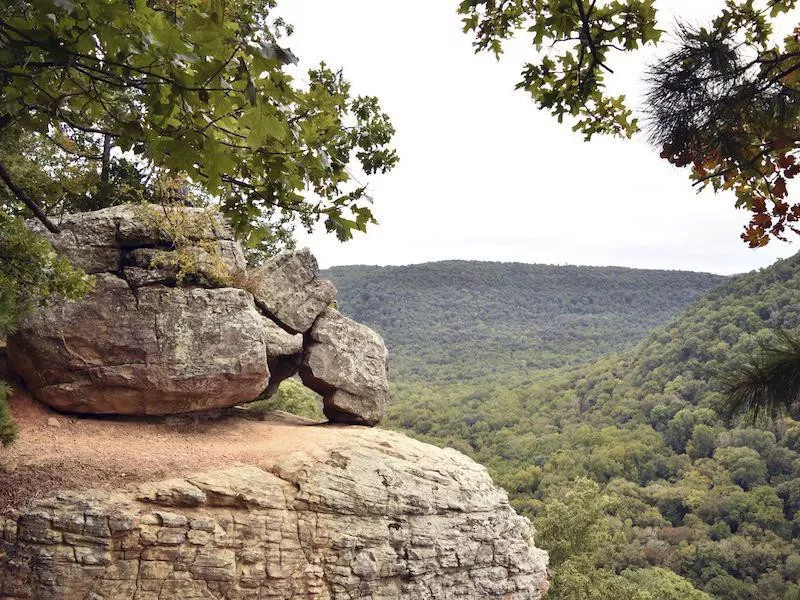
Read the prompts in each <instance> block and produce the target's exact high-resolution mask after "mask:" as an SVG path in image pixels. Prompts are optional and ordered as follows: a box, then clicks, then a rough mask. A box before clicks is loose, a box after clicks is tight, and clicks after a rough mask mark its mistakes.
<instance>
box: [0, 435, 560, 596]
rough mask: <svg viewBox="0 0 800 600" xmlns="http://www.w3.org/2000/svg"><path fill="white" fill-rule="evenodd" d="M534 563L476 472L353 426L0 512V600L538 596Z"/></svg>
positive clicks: (539, 567)
mask: <svg viewBox="0 0 800 600" xmlns="http://www.w3.org/2000/svg"><path fill="white" fill-rule="evenodd" d="M262 425H264V424H262ZM303 429H305V430H306V431H310V430H309V429H308V428H299V430H300V432H302V431H303ZM339 431H342V430H339ZM335 432H336V430H334V432H333V433H335ZM302 438H303V435H302V433H299V434H298V436H297V440H298V446H297V447H298V448H303V446H304V445H303V441H302ZM546 563H547V557H546V554H545V553H544V552H543V551H541V550H538V549H537V548H536V547H535V546H534V545H533V530H532V528H531V526H530V524H529V522H528V521H527V520H526V519H524V518H522V517H520V516H518V515H516V514H515V513H514V511H513V510H512V509H511V507H510V506H509V504H508V501H507V498H506V495H505V493H504V492H502V491H501V490H499V489H498V488H496V487H495V486H494V485H493V484H492V482H491V480H490V478H489V477H488V475H487V473H486V470H485V469H484V468H483V467H481V466H479V465H477V464H475V463H474V462H472V461H471V460H469V459H468V458H466V457H465V456H463V455H461V454H459V453H458V452H456V451H454V450H440V449H438V448H435V447H433V446H429V445H427V444H422V443H419V442H416V441H413V440H411V439H409V438H406V437H405V436H402V435H400V434H395V433H388V432H383V431H379V430H368V429H352V428H351V429H348V430H347V433H346V434H341V435H340V437H339V438H338V441H337V440H336V439H334V441H333V443H331V444H328V445H326V446H325V447H324V448H319V447H317V446H315V447H314V448H313V449H308V448H307V447H306V448H305V449H302V450H298V451H296V452H293V453H291V454H285V455H282V456H280V457H277V458H273V459H271V458H270V457H269V456H264V457H262V458H261V460H259V466H258V467H256V466H252V465H240V466H236V467H231V468H225V469H222V470H217V471H210V472H204V473H199V474H196V475H192V476H188V477H182V478H178V479H172V480H167V481H162V482H153V483H146V484H143V485H139V486H138V488H135V489H131V490H128V491H121V492H116V493H113V494H108V493H100V492H86V491H81V492H72V493H61V494H57V495H55V496H54V497H52V498H50V499H47V500H36V501H34V502H33V503H32V504H30V505H28V506H26V507H20V508H16V509H14V510H12V511H10V512H7V513H5V514H4V515H0V597H2V598H6V599H9V600H12V599H13V600H23V599H24V600H32V599H36V600H90V599H92V600H97V599H101V598H102V599H106V600H112V599H129V600H168V599H169V600H171V599H174V598H181V599H192V598H195V599H200V598H207V599H209V600H210V599H218V600H221V599H225V600H250V599H252V600H256V599H264V598H285V599H342V600H344V599H348V600H349V599H354V598H365V599H366V598H370V599H373V600H378V599H390V598H391V599H404V600H405V599H407V600H422V599H437V600H446V599H450V598H464V599H484V598H486V599H490V598H497V599H504V600H522V599H530V600H538V599H539V598H541V597H542V596H543V594H544V593H545V592H546V589H547V582H546Z"/></svg>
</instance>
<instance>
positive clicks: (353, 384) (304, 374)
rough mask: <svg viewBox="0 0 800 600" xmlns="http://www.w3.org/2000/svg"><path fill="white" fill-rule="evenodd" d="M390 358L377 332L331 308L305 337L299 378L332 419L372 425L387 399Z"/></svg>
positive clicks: (384, 408) (382, 413)
mask: <svg viewBox="0 0 800 600" xmlns="http://www.w3.org/2000/svg"><path fill="white" fill-rule="evenodd" d="M388 357H389V353H388V351H387V350H386V345H385V344H384V343H383V339H382V338H381V336H379V335H378V334H377V333H375V332H374V331H373V330H372V329H370V328H369V327H366V326H365V325H361V324H359V323H356V322H355V321H353V320H352V319H348V318H347V317H345V316H344V315H342V314H341V313H339V312H338V311H337V310H335V309H332V308H329V309H327V310H326V311H325V312H324V313H322V315H320V317H319V318H318V319H317V320H316V322H315V323H314V327H313V328H312V329H311V331H310V332H309V333H308V335H307V339H306V344H305V349H304V354H303V364H302V366H301V367H300V377H301V378H302V380H303V383H304V384H305V385H306V386H308V387H309V388H311V389H312V390H314V391H315V392H317V393H318V394H320V395H321V396H322V397H323V404H324V411H325V416H327V417H328V418H329V419H330V420H331V421H336V422H339V423H354V424H362V425H375V424H377V423H378V422H379V421H380V420H381V419H382V418H383V416H384V414H386V408H387V405H388V403H389V380H388Z"/></svg>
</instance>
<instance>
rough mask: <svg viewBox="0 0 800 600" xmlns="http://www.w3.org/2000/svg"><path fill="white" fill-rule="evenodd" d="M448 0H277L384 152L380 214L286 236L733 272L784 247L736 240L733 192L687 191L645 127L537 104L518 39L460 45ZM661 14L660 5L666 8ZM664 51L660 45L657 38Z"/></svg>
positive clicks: (358, 245) (303, 50) (325, 247)
mask: <svg viewBox="0 0 800 600" xmlns="http://www.w3.org/2000/svg"><path fill="white" fill-rule="evenodd" d="M457 4H458V2H457V1H456V0H453V1H447V0H403V1H401V2H398V1H396V0H395V1H393V2H389V1H386V0H335V1H334V0H282V2H281V3H280V6H279V9H280V10H279V13H280V14H281V15H283V16H285V18H286V19H287V20H288V21H289V22H291V23H293V24H294V25H295V27H296V32H295V34H294V36H292V38H290V41H289V43H288V45H289V46H290V47H291V48H292V50H293V51H294V53H295V54H297V55H298V56H299V57H300V58H301V61H302V62H301V66H311V65H314V64H316V63H318V62H319V61H320V60H325V61H326V62H328V64H329V65H331V66H333V67H341V68H343V69H344V73H345V76H346V77H347V78H349V80H350V81H351V82H352V83H353V86H354V90H355V91H356V92H357V93H367V94H372V95H376V96H378V97H379V98H380V100H381V102H382V105H383V107H384V109H385V110H386V111H387V112H388V113H389V115H390V116H391V118H392V120H393V122H394V125H395V127H396V129H397V137H396V140H395V142H396V147H397V149H398V151H399V153H400V158H401V161H400V164H399V165H398V167H397V168H396V169H395V170H394V171H393V172H392V173H390V174H389V175H385V176H377V177H372V178H370V179H369V182H370V193H371V195H372V196H373V197H374V198H375V213H376V215H377V217H378V219H379V221H380V225H378V226H373V227H372V229H371V230H370V231H369V232H368V233H367V234H366V235H359V236H358V238H357V239H356V240H353V241H351V242H348V243H346V244H341V243H339V242H337V241H336V240H335V239H334V238H333V237H332V236H329V235H327V234H324V233H322V232H319V233H315V234H314V235H311V236H306V235H302V236H300V243H301V244H302V245H307V246H309V247H311V249H312V250H313V252H314V253H315V255H316V256H317V258H318V259H319V262H320V264H321V266H323V267H328V266H332V265H346V264H379V265H388V264H392V265H400V264H412V263H420V262H427V261H436V260H446V259H474V260H497V261H515V262H526V263H548V264H573V265H574V264H577V265H621V266H629V267H641V268H659V269H689V270H695V271H711V272H715V273H724V274H730V273H737V272H743V271H748V270H750V269H754V268H758V267H762V266H767V265H769V264H771V263H772V262H774V261H775V260H776V259H777V258H781V257H786V256H790V255H791V254H794V253H795V252H797V251H798V250H800V244H798V243H793V244H786V243H781V242H777V241H774V242H772V243H771V244H770V245H769V246H768V247H767V248H766V249H761V250H750V249H748V248H747V247H746V246H745V244H744V243H743V242H742V241H741V240H740V239H739V234H740V233H741V231H742V230H743V227H744V225H745V224H746V223H747V221H748V216H747V213H746V212H743V211H737V210H735V209H734V208H733V198H732V197H731V196H727V195H720V196H715V195H714V194H713V193H711V192H704V193H702V194H700V195H697V194H696V193H695V191H694V190H693V189H692V187H691V183H690V181H689V179H688V172H687V171H685V170H678V169H676V168H674V167H671V166H670V165H668V164H667V163H666V162H665V161H663V160H661V159H660V158H659V157H658V152H657V151H655V150H654V149H653V148H651V147H649V146H648V145H647V143H646V142H645V140H643V139H641V138H640V139H635V140H634V141H623V140H615V139H609V138H595V139H594V140H593V141H592V142H591V143H584V142H583V141H582V138H581V137H580V136H579V135H577V134H574V133H572V131H571V130H570V128H569V127H567V126H565V125H559V124H558V123H557V122H556V121H555V120H554V119H553V118H552V117H550V116H549V114H547V113H544V112H541V111H538V110H537V109H536V107H535V106H534V105H533V103H532V102H531V101H530V100H529V99H528V98H527V97H526V96H525V94H524V93H522V92H516V91H515V90H514V84H515V83H516V82H517V81H518V79H519V72H520V67H521V65H522V62H523V60H524V57H525V50H526V48H525V46H524V45H523V44H517V45H515V46H514V47H513V48H510V50H509V52H508V53H507V55H506V57H505V58H504V59H503V60H502V61H501V62H500V63H497V62H496V61H495V60H494V59H493V58H492V57H490V56H488V55H482V56H475V55H474V54H473V52H472V48H471V38H470V37H469V36H467V35H466V34H464V33H462V32H461V26H460V20H459V17H458V15H457V14H456V6H457ZM719 4H721V3H718V2H712V1H708V0H706V1H704V2H697V1H696V0H669V1H668V2H666V1H662V2H661V3H660V8H661V9H663V12H662V15H664V16H666V15H670V14H676V15H681V16H683V17H686V18H688V19H690V20H692V21H697V22H704V20H705V17H706V16H708V15H711V14H713V12H714V8H715V7H716V6H719ZM670 18H671V17H669V16H667V20H669V19H670ZM666 48H668V45H667V46H663V47H662V50H661V51H663V50H664V49H666ZM648 56H652V53H645V54H644V55H642V54H640V55H637V56H635V57H631V58H626V59H625V60H624V61H623V62H617V63H616V64H614V65H613V66H614V67H615V71H616V72H617V75H618V76H617V77H616V78H614V79H612V80H611V85H612V90H613V91H614V92H615V93H617V92H624V93H627V94H629V95H632V96H635V95H636V94H638V93H640V89H641V87H640V83H639V80H640V75H641V71H642V68H643V66H644V65H645V64H646V60H647V57H648Z"/></svg>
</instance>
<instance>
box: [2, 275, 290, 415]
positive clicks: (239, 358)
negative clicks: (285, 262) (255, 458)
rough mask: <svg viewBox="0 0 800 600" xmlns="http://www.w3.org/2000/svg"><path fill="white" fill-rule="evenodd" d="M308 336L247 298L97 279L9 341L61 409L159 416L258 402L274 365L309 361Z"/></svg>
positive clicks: (34, 388)
mask: <svg viewBox="0 0 800 600" xmlns="http://www.w3.org/2000/svg"><path fill="white" fill-rule="evenodd" d="M301 350H302V337H301V336H299V335H298V336H292V335H290V334H288V333H286V332H285V331H283V330H282V329H280V328H279V327H278V326H277V325H275V324H274V323H273V322H272V321H270V320H269V319H267V318H266V317H264V316H263V315H261V314H260V313H259V312H258V311H257V310H256V308H255V305H254V303H253V299H252V297H251V296H250V294H248V293H247V292H245V291H243V290H238V289H233V288H222V289H204V288H181V287H166V286H148V287H143V288H141V289H139V290H138V291H137V292H136V293H134V291H133V290H132V289H131V288H130V287H129V286H128V284H127V283H126V282H125V281H124V280H123V279H121V278H119V277H116V276H114V275H111V274H104V275H97V276H96V285H95V290H94V292H93V293H91V294H90V295H89V296H88V297H87V298H85V299H84V300H83V301H81V302H77V303H68V302H58V303H56V304H54V305H52V306H51V307H48V308H47V309H46V310H40V311H37V312H36V313H35V314H33V315H32V316H31V317H29V318H27V319H25V320H24V321H23V323H22V327H21V329H20V331H19V332H18V333H17V334H16V335H15V336H13V337H11V338H10V339H9V357H10V359H11V363H12V366H13V368H14V370H15V371H16V372H17V373H18V374H19V375H21V376H22V378H23V379H24V380H25V382H26V384H27V386H28V388H29V389H30V391H31V392H32V393H33V394H34V395H35V396H36V397H37V398H38V399H39V400H41V401H43V402H44V403H46V404H48V405H50V406H52V407H53V408H56V409H58V410H63V411H70V412H76V413H92V414H122V415H157V414H173V413H182V412H192V411H199V410H209V409H213V408H220V407H227V406H232V405H235V404H238V403H241V402H247V401H250V400H253V399H254V398H256V397H257V396H258V395H259V394H260V393H261V392H262V391H263V390H264V389H265V388H266V387H267V385H268V384H269V378H270V373H269V368H268V361H269V360H270V359H271V358H272V359H275V358H277V357H288V356H291V355H295V354H297V355H299V353H300V352H301Z"/></svg>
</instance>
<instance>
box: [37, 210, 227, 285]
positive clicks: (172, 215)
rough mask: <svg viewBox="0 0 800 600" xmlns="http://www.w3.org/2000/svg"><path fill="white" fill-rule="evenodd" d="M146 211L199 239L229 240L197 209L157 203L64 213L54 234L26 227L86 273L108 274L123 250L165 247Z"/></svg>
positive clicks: (218, 222)
mask: <svg viewBox="0 0 800 600" xmlns="http://www.w3.org/2000/svg"><path fill="white" fill-rule="evenodd" d="M143 211H149V213H153V214H156V215H158V214H164V215H165V216H166V218H168V219H171V220H172V221H173V222H177V223H181V224H184V223H187V222H190V223H191V230H190V235H191V237H192V239H194V240H196V241H197V242H198V243H199V242H206V241H210V242H216V241H218V240H229V241H231V240H233V234H232V233H231V231H230V229H229V228H228V227H227V226H226V225H225V223H224V222H223V221H222V220H221V219H219V218H217V217H210V216H209V215H208V214H207V213H205V211H203V210H202V209H199V208H184V207H181V208H180V209H175V208H164V207H161V206H147V205H142V206H132V205H122V206H112V207H110V208H105V209H102V210H98V211H94V212H88V213H77V214H67V215H64V218H63V219H62V220H61V221H60V223H59V224H60V228H61V230H62V233H61V234H60V235H54V234H52V233H50V232H49V231H47V230H46V229H45V228H44V227H43V226H42V225H41V224H39V223H38V221H32V222H31V223H30V227H31V228H32V229H34V230H35V231H36V232H37V233H40V234H41V235H43V236H44V237H46V238H47V239H49V240H50V242H51V243H52V244H53V246H54V247H55V248H56V250H57V251H59V252H60V253H62V254H64V255H65V256H66V257H67V258H68V259H69V260H70V262H71V263H73V264H74V265H76V266H78V267H80V268H82V269H83V270H84V271H86V272H87V273H112V272H117V271H119V270H120V269H121V267H122V262H123V258H124V255H125V250H126V249H129V248H136V247H155V246H159V245H161V246H169V245H170V243H171V242H172V240H171V239H170V237H169V235H168V233H167V232H166V231H165V230H163V229H162V228H160V227H158V225H157V223H155V222H154V221H153V220H149V219H147V218H143V215H146V214H148V213H146V212H143Z"/></svg>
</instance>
